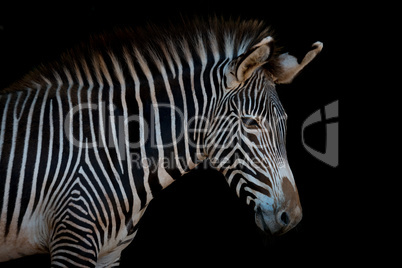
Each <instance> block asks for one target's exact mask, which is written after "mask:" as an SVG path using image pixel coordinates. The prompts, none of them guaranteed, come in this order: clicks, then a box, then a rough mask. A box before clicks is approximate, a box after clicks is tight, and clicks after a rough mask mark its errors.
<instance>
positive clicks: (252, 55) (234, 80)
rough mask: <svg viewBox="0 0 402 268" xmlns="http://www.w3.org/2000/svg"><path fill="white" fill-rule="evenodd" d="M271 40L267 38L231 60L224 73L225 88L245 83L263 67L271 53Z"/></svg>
mask: <svg viewBox="0 0 402 268" xmlns="http://www.w3.org/2000/svg"><path fill="white" fill-rule="evenodd" d="M272 41H273V39H272V37H271V36H268V37H266V38H264V39H262V40H261V42H259V43H258V44H256V45H255V46H253V47H252V48H251V49H249V50H248V51H247V52H245V53H243V54H242V55H240V56H239V57H237V58H235V59H234V60H232V61H231V62H230V63H229V64H228V66H227V69H226V71H225V79H226V80H225V83H226V85H225V86H226V88H227V89H231V88H234V87H236V86H238V85H239V84H240V83H242V82H244V81H246V80H247V79H248V78H249V77H250V76H251V75H252V74H253V72H254V71H255V70H256V69H257V68H258V67H260V66H262V65H264V64H265V63H266V62H267V61H268V58H269V56H270V53H271V51H272V44H273V42H272Z"/></svg>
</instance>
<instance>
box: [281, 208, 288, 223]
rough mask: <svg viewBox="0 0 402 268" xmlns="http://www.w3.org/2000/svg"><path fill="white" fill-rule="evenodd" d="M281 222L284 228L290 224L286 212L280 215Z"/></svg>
mask: <svg viewBox="0 0 402 268" xmlns="http://www.w3.org/2000/svg"><path fill="white" fill-rule="evenodd" d="M281 221H282V224H283V225H284V226H287V225H288V224H289V222H290V219H289V215H288V213H287V212H286V211H284V212H283V213H282V214H281Z"/></svg>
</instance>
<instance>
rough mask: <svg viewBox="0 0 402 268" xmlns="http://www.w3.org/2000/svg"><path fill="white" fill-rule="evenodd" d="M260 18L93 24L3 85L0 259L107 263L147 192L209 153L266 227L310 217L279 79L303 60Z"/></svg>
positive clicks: (114, 260) (280, 228)
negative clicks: (92, 30) (110, 27)
mask: <svg viewBox="0 0 402 268" xmlns="http://www.w3.org/2000/svg"><path fill="white" fill-rule="evenodd" d="M272 35H273V33H272V30H271V29H270V27H268V26H267V25H266V24H265V23H264V22H263V21H261V20H252V19H249V20H243V19H224V18H220V17H217V16H215V17H212V18H208V19H200V18H196V19H187V20H185V21H184V22H183V23H178V24H173V23H172V24H169V25H165V26H164V27H160V26H155V25H147V26H144V27H142V28H130V29H120V30H114V31H112V32H109V33H103V34H100V35H94V36H91V37H90V38H89V39H88V40H87V42H84V43H82V44H80V45H77V46H76V47H75V48H72V49H70V50H68V51H66V52H65V53H63V54H62V55H61V56H60V57H59V58H58V59H56V60H54V61H51V62H48V63H45V64H42V65H40V66H38V67H37V68H36V69H34V70H33V71H31V72H30V73H28V74H27V75H26V76H24V77H23V78H22V79H21V80H20V81H17V82H16V83H14V84H12V85H11V86H10V87H8V88H6V89H3V90H2V91H1V94H0V193H1V195H0V262H4V261H8V260H11V259H15V258H19V257H22V256H26V255H32V254H39V253H48V254H50V257H51V266H52V267H113V266H118V265H119V260H120V255H121V252H122V250H123V249H124V248H125V247H126V246H127V245H128V244H129V243H130V242H131V241H132V240H133V239H134V237H135V235H136V233H137V231H138V223H139V221H140V219H141V216H142V215H143V214H144V212H145V210H146V208H147V206H148V204H149V202H150V201H151V200H152V199H153V197H154V196H156V195H157V194H158V192H160V191H161V190H163V189H164V188H166V187H167V186H169V185H170V184H171V183H173V182H174V181H175V179H177V178H178V177H180V176H181V175H183V174H185V173H187V172H189V171H190V170H192V169H194V168H195V167H196V166H197V165H199V164H200V163H205V161H209V163H210V164H211V165H212V166H213V167H214V168H215V169H216V170H218V171H220V172H221V173H222V174H223V175H224V176H225V178H226V180H227V183H228V185H229V187H230V188H232V189H233V190H234V191H235V193H236V194H237V196H238V197H239V198H240V199H241V200H243V201H244V202H246V204H247V205H248V207H250V209H251V210H252V211H254V215H255V222H256V225H257V226H258V227H259V228H260V229H261V230H262V231H264V232H267V233H271V234H283V233H285V232H287V231H289V230H290V229H292V228H293V227H295V226H296V225H297V224H298V223H299V221H300V220H301V218H302V209H301V204H300V200H299V196H298V191H297V188H296V184H295V181H294V178H293V174H292V172H291V170H290V167H289V163H288V160H287V154H286V148H285V140H286V120H287V115H286V113H285V110H284V108H283V106H282V105H281V103H280V101H279V98H278V95H277V93H276V89H275V85H276V84H284V83H290V82H291V81H292V80H293V79H294V77H295V76H296V75H297V74H298V73H299V72H300V71H301V70H302V69H303V68H304V67H305V66H306V65H307V64H308V63H309V62H310V61H311V60H312V59H314V57H315V56H316V55H317V54H318V53H319V52H320V51H321V49H322V47H323V44H322V43H321V42H315V43H314V44H313V46H312V48H311V50H310V51H308V52H307V54H306V55H305V57H304V58H303V59H302V60H301V62H300V63H299V62H298V60H297V59H296V58H295V57H294V56H292V55H289V54H288V53H282V54H280V53H279V50H278V49H277V48H276V46H275V45H274V39H273V37H272Z"/></svg>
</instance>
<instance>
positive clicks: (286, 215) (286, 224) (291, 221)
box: [276, 206, 302, 232]
mask: <svg viewBox="0 0 402 268" xmlns="http://www.w3.org/2000/svg"><path fill="white" fill-rule="evenodd" d="M301 218H302V212H301V208H300V207H298V206H297V207H295V208H293V209H287V210H282V211H280V212H279V213H278V214H277V215H276V222H277V223H278V225H280V227H281V229H282V231H285V232H287V231H288V230H290V229H292V228H293V227H294V226H296V225H297V224H298V223H299V222H300V220H301Z"/></svg>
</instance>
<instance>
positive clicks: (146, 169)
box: [125, 49, 152, 204]
mask: <svg viewBox="0 0 402 268" xmlns="http://www.w3.org/2000/svg"><path fill="white" fill-rule="evenodd" d="M134 52H135V53H134V54H135V55H136V56H137V57H139V56H140V53H139V52H138V50H136V49H135V51H134ZM125 54H126V55H125V58H126V61H127V66H128V69H129V70H130V74H131V76H132V78H133V80H134V86H135V99H136V101H137V104H138V117H139V121H140V129H139V131H140V150H141V160H142V161H143V162H144V163H145V162H146V160H147V154H146V151H145V141H146V140H145V122H144V106H143V104H142V101H141V96H140V80H139V79H138V76H137V73H136V71H135V69H134V65H133V62H132V60H131V57H130V56H129V53H128V52H127V51H126V53H125ZM141 58H142V57H141ZM138 59H140V58H138ZM146 127H147V128H148V126H146ZM147 138H148V137H147ZM142 168H143V171H144V187H145V191H146V194H147V195H146V196H147V200H145V203H146V204H148V202H150V201H151V200H152V193H151V190H150V188H149V184H148V183H146V182H147V181H148V178H149V166H148V165H142Z"/></svg>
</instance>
